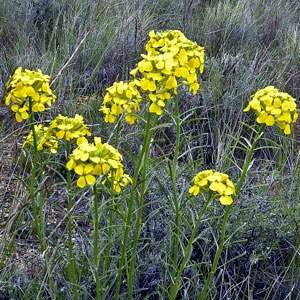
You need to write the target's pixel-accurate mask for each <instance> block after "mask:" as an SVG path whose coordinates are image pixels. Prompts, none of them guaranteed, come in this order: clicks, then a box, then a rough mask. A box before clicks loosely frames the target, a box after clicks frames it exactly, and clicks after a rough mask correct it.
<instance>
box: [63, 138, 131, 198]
mask: <svg viewBox="0 0 300 300" xmlns="http://www.w3.org/2000/svg"><path fill="white" fill-rule="evenodd" d="M66 167H67V169H68V170H74V171H75V173H76V174H78V175H79V178H78V180H77V186H78V187H80V188H84V187H85V186H86V185H92V184H93V183H94V182H95V181H96V176H100V175H107V178H106V179H107V180H108V181H110V179H111V177H110V176H109V172H110V171H114V176H113V180H114V181H113V186H114V189H115V191H116V192H120V190H121V188H120V187H124V186H126V185H127V184H129V183H131V179H130V177H129V176H128V175H126V174H124V171H123V164H122V155H121V154H120V153H119V152H118V150H117V149H115V148H114V147H112V146H111V145H109V144H107V143H104V144H103V143H102V142H101V138H100V137H95V138H94V143H88V142H83V143H81V144H80V145H78V147H77V148H76V149H75V150H74V151H73V152H72V154H71V158H70V160H69V161H68V162H67V165H66Z"/></svg>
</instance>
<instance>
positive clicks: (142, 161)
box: [115, 113, 158, 300]
mask: <svg viewBox="0 0 300 300" xmlns="http://www.w3.org/2000/svg"><path fill="white" fill-rule="evenodd" d="M151 116H152V114H151V113H148V115H147V121H146V122H147V123H146V130H145V136H144V140H143V146H142V150H141V151H140V153H139V156H138V161H137V163H136V165H135V167H134V173H133V179H132V187H131V193H130V200H129V204H128V212H127V218H126V223H125V229H124V236H123V244H122V250H121V251H122V252H121V257H120V261H119V270H118V276H117V282H116V291H115V300H118V299H119V293H120V287H121V280H122V272H123V267H124V263H125V261H127V246H128V245H127V244H128V236H129V230H130V225H131V218H132V214H133V209H134V204H135V201H136V202H137V205H138V213H137V217H136V224H137V226H138V227H136V230H135V237H137V236H138V235H139V232H140V220H141V215H142V207H141V205H143V201H144V190H145V178H146V171H147V159H148V152H149V147H150V142H151V137H152V134H153V130H151V126H152V124H151V123H152V122H151ZM157 119H158V117H155V119H154V121H153V126H154V124H156V122H157ZM140 171H141V174H142V176H141V189H140V198H139V200H138V198H135V197H136V189H137V186H138V184H139V181H138V179H139V173H140ZM137 243H138V240H137V239H134V245H133V249H136V248H137ZM131 253H133V257H132V258H131V259H132V260H131V262H130V270H129V271H128V270H127V271H128V272H127V279H128V283H127V285H128V296H129V299H132V297H133V280H132V279H133V278H132V277H133V271H134V266H135V252H134V251H133V250H132V251H131ZM126 268H128V267H127V266H126Z"/></svg>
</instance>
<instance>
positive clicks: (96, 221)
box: [93, 183, 101, 300]
mask: <svg viewBox="0 0 300 300" xmlns="http://www.w3.org/2000/svg"><path fill="white" fill-rule="evenodd" d="M93 191H94V275H95V281H96V299H97V300H100V299H101V294H100V278H99V268H98V267H99V259H98V252H99V251H98V247H99V246H98V237H99V207H98V191H97V186H96V183H95V184H94V185H93Z"/></svg>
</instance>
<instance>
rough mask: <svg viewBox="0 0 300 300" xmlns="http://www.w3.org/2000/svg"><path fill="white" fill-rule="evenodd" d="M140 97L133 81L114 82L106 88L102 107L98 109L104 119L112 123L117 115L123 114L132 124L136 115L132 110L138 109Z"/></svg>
mask: <svg viewBox="0 0 300 300" xmlns="http://www.w3.org/2000/svg"><path fill="white" fill-rule="evenodd" d="M141 100H142V97H141V95H140V93H139V91H138V90H137V87H136V83H135V81H131V82H124V81H120V82H115V83H114V84H113V86H111V87H109V88H107V89H106V94H105V96H104V99H103V103H102V107H101V108H100V109H99V111H102V112H103V113H104V114H105V119H104V121H105V122H107V123H114V122H115V121H116V120H117V117H118V116H120V115H122V114H123V113H124V114H125V120H126V122H127V123H129V124H134V122H135V119H136V117H135V116H134V115H133V114H132V111H139V110H140V107H139V102H140V101H141Z"/></svg>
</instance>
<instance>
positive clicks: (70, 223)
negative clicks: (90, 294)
mask: <svg viewBox="0 0 300 300" xmlns="http://www.w3.org/2000/svg"><path fill="white" fill-rule="evenodd" d="M66 143H67V144H66V148H67V149H66V161H68V160H69V157H70V148H71V147H70V142H69V141H67V142H66ZM67 188H68V248H69V259H70V265H69V267H70V279H71V282H72V286H73V293H74V299H75V300H78V299H79V298H78V290H77V281H76V261H75V257H74V252H73V242H72V233H73V216H72V212H71V210H72V207H73V199H72V198H73V197H72V194H71V189H72V181H71V172H70V170H68V169H67Z"/></svg>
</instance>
